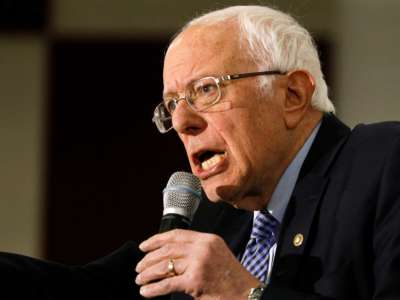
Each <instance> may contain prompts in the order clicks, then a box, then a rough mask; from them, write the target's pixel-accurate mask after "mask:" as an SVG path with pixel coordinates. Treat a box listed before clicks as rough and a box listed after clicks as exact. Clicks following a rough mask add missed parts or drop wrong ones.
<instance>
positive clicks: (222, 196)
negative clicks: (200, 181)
mask: <svg viewBox="0 0 400 300" xmlns="http://www.w3.org/2000/svg"><path fill="white" fill-rule="evenodd" d="M203 189H204V192H205V194H206V195H207V198H208V200H210V201H211V202H221V201H223V202H226V203H229V204H231V205H233V206H235V207H236V205H235V203H237V202H240V201H239V198H240V197H239V195H238V187H237V186H234V185H218V186H211V185H207V184H205V185H203Z"/></svg>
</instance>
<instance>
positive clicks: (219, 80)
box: [152, 70, 287, 133]
mask: <svg viewBox="0 0 400 300" xmlns="http://www.w3.org/2000/svg"><path fill="white" fill-rule="evenodd" d="M286 74H287V73H286V72H282V71H279V70H272V71H259V72H249V73H239V74H229V75H222V76H218V77H214V76H206V77H202V78H199V79H196V80H193V81H192V82H190V83H189V84H192V83H193V82H196V81H199V80H202V79H207V78H212V79H213V80H214V81H215V83H216V84H217V88H218V97H217V98H216V99H215V100H214V101H213V102H212V103H210V104H209V105H207V106H206V107H204V108H202V109H196V108H195V107H193V106H192V104H191V103H190V102H189V100H188V99H187V96H186V93H185V95H184V96H182V97H178V98H172V99H171V100H170V102H174V104H175V106H177V105H178V103H179V101H182V100H185V102H186V103H187V105H188V106H189V107H190V109H192V110H193V111H195V112H202V111H205V110H206V109H208V108H210V107H211V106H213V105H215V104H217V103H218V102H219V101H220V100H221V96H222V93H221V86H220V85H221V84H222V83H223V82H228V81H231V80H236V79H242V78H248V77H254V76H260V75H286ZM186 89H187V87H185V91H186ZM161 105H164V106H165V101H162V102H161V103H159V104H158V105H157V106H156V108H155V109H154V113H153V118H152V122H153V123H155V124H156V127H157V129H158V131H159V132H160V133H167V132H168V131H170V130H171V129H172V128H173V126H171V127H170V128H168V129H167V130H164V131H161V130H160V128H159V127H158V126H157V119H158V120H160V119H161V117H160V116H157V115H156V112H157V109H158V107H159V106H161ZM165 110H166V111H168V112H169V113H170V115H171V116H170V117H168V119H172V113H171V112H170V111H169V110H168V109H167V107H166V106H165ZM164 120H166V118H164Z"/></svg>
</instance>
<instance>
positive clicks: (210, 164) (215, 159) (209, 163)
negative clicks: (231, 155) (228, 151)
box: [201, 153, 225, 170]
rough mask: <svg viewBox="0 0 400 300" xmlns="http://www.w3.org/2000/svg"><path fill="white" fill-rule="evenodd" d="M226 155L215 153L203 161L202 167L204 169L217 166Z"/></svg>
mask: <svg viewBox="0 0 400 300" xmlns="http://www.w3.org/2000/svg"><path fill="white" fill-rule="evenodd" d="M224 156H225V153H222V154H214V156H213V157H211V158H209V159H207V160H205V161H203V162H202V163H201V167H202V169H203V170H208V169H210V168H212V167H213V166H215V165H216V164H217V163H219V162H220V161H221V160H222V158H223V157H224Z"/></svg>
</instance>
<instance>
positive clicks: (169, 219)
mask: <svg viewBox="0 0 400 300" xmlns="http://www.w3.org/2000/svg"><path fill="white" fill-rule="evenodd" d="M189 226H190V220H189V219H188V218H186V217H184V216H182V215H178V214H167V215H165V216H163V217H162V218H161V224H160V230H159V232H160V233H163V232H166V231H169V230H172V229H177V228H179V229H188V228H189Z"/></svg>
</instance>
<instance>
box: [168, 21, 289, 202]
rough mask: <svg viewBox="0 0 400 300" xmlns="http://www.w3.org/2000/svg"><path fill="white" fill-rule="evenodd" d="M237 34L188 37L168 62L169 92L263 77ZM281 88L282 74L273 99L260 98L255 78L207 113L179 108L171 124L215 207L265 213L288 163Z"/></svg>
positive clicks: (236, 85) (189, 33)
mask: <svg viewBox="0 0 400 300" xmlns="http://www.w3.org/2000/svg"><path fill="white" fill-rule="evenodd" d="M234 32H237V28H236V27H235V26H234V25H233V24H232V25H229V26H228V25H223V26H220V27H218V26H214V27H212V28H211V27H208V28H207V27H191V28H189V29H188V30H186V31H185V32H183V33H182V34H181V35H180V36H179V37H178V38H177V39H176V40H175V41H174V43H173V44H172V45H171V47H170V48H169V50H168V52H167V54H166V57H165V62H164V94H167V93H168V94H179V95H182V92H183V91H184V89H185V87H186V85H187V84H188V83H189V82H191V81H193V80H196V79H200V78H202V77H206V76H215V77H218V76H221V75H225V74H236V73H245V72H254V71H258V69H257V68H256V65H255V64H254V63H252V62H251V61H250V60H249V59H248V58H247V57H246V55H245V53H244V52H245V50H244V49H241V48H240V47H239V46H238V41H237V40H236V38H235V34H234ZM283 86H284V76H282V78H279V77H278V79H277V80H276V81H274V83H273V85H272V88H271V91H269V93H265V92H261V90H260V88H259V86H258V81H257V77H251V78H245V79H239V80H234V81H231V82H229V83H228V84H226V85H223V86H222V87H221V91H222V97H221V100H220V102H219V103H217V104H216V105H214V106H212V107H211V108H209V109H207V110H206V111H204V112H194V111H193V110H191V109H190V108H189V106H188V105H187V103H186V102H185V101H180V102H179V104H178V106H177V108H176V110H175V111H174V113H173V115H172V121H173V126H174V129H175V130H176V131H177V133H178V135H179V137H180V139H181V140H182V142H183V144H184V146H185V149H186V153H187V155H188V158H189V161H190V165H191V169H192V172H193V174H195V175H196V176H198V177H199V178H200V180H201V182H202V186H203V188H204V191H205V193H206V194H207V197H208V198H209V199H210V200H211V201H219V200H224V201H227V202H230V203H231V204H233V205H234V206H236V207H240V208H245V209H259V208H261V207H263V206H265V204H266V201H268V200H269V197H270V196H271V193H272V192H273V190H274V188H275V185H276V184H277V181H278V179H279V178H280V176H281V174H282V173H283V171H284V170H285V168H286V166H287V165H288V161H287V159H288V152H289V148H290V143H289V139H288V135H287V134H286V133H287V129H286V126H285V123H284V120H283V117H282V114H283V100H284V98H285V95H286V90H285V89H284V87H283Z"/></svg>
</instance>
